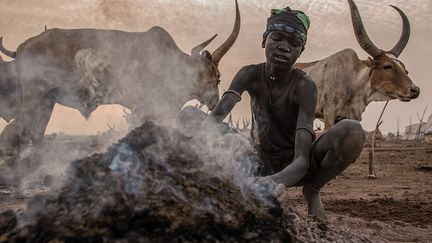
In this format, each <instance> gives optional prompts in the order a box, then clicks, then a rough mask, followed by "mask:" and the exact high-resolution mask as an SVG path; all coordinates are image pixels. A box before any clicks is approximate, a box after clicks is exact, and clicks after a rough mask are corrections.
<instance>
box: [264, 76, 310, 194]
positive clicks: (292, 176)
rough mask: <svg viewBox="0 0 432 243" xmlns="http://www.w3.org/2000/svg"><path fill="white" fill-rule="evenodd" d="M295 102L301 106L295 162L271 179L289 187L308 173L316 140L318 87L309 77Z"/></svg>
mask: <svg viewBox="0 0 432 243" xmlns="http://www.w3.org/2000/svg"><path fill="white" fill-rule="evenodd" d="M294 101H295V102H296V103H297V104H298V105H299V112H298V117H297V129H296V136H295V147H294V153H295V154H294V161H293V162H292V163H291V164H289V165H288V166H287V167H285V168H284V169H283V170H282V171H280V172H279V173H276V174H274V175H272V176H271V177H270V178H271V179H272V180H273V181H274V182H276V183H282V184H284V185H285V186H287V187H290V186H294V185H295V184H296V183H297V182H299V181H300V180H301V179H302V178H303V177H304V176H305V175H306V173H307V170H308V169H309V165H310V153H311V149H312V142H313V140H314V139H315V133H314V132H313V121H314V113H315V107H316V103H317V87H316V85H315V83H314V82H313V81H312V80H310V79H309V78H308V77H305V79H304V80H302V82H300V83H299V85H298V86H297V89H296V92H295V94H294Z"/></svg>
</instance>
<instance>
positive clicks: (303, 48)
mask: <svg viewBox="0 0 432 243" xmlns="http://www.w3.org/2000/svg"><path fill="white" fill-rule="evenodd" d="M304 50H305V46H303V47H302V49H301V51H300V53H299V55H298V57H297V58H299V57H300V56H301V54H302V53H303V51H304Z"/></svg>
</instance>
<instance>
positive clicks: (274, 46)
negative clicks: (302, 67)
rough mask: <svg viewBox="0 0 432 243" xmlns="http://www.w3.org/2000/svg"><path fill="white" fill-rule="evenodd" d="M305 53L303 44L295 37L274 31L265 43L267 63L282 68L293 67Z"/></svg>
mask: <svg viewBox="0 0 432 243" xmlns="http://www.w3.org/2000/svg"><path fill="white" fill-rule="evenodd" d="M302 51H303V43H302V41H301V40H300V39H299V38H297V37H296V36H295V35H292V34H289V33H286V32H283V31H272V32H270V34H269V35H268V36H267V40H266V42H265V55H266V59H267V63H269V64H270V65H276V66H281V67H291V66H292V65H293V64H294V63H295V62H296V60H297V58H298V57H299V56H300V54H301V52H302Z"/></svg>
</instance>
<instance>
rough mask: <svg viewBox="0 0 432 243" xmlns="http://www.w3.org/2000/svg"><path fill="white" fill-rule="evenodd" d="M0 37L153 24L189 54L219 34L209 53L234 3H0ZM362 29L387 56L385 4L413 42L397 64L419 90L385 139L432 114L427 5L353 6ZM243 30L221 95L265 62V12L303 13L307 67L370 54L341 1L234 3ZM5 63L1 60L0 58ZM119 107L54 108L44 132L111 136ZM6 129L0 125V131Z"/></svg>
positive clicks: (225, 68) (397, 1) (369, 113)
mask: <svg viewBox="0 0 432 243" xmlns="http://www.w3.org/2000/svg"><path fill="white" fill-rule="evenodd" d="M0 3H1V6H2V7H1V8H0V35H1V36H3V43H4V45H5V46H6V47H7V48H8V49H12V50H15V49H16V47H17V46H18V45H19V44H20V43H22V42H23V41H24V40H26V39H27V38H29V37H32V36H35V35H38V34H40V33H41V32H42V31H43V30H44V26H45V25H47V26H48V28H54V27H56V28H103V29H119V30H125V31H146V30H148V29H149V28H150V27H152V26H154V25H159V26H162V27H164V28H165V29H166V30H167V31H168V32H169V33H170V34H171V35H172V36H173V38H174V40H175V41H176V42H177V45H178V46H179V47H180V48H181V49H182V50H183V51H184V52H186V53H190V50H191V48H192V47H194V46H195V45H196V44H198V43H200V42H202V41H204V40H206V39H208V38H209V37H210V36H212V35H214V34H219V35H218V37H217V38H216V39H215V40H214V41H213V43H212V44H211V45H210V46H209V47H208V48H207V49H208V50H209V51H210V52H212V51H213V50H214V49H215V48H216V47H217V46H218V45H220V44H221V42H222V41H224V40H225V38H226V37H227V35H228V34H229V33H230V32H231V29H232V25H233V22H234V14H235V11H234V0H219V1H213V0H182V1H179V0H72V1H71V0H68V1H66V0H39V1H34V0H0ZM356 3H357V5H358V7H359V10H360V13H361V15H362V17H363V21H364V23H365V27H366V29H367V31H368V34H369V36H370V37H371V39H372V40H373V41H374V43H375V44H376V45H377V46H378V47H380V48H382V49H384V50H388V49H391V48H392V47H393V46H394V45H395V44H396V42H397V40H398V38H399V35H400V33H401V28H402V25H401V20H400V17H399V15H398V14H397V12H396V11H395V10H394V9H393V8H391V7H389V6H388V5H389V4H391V5H395V6H398V7H400V8H401V9H402V10H403V11H404V12H405V13H406V15H407V16H408V18H409V20H410V23H411V39H410V41H409V43H408V45H407V47H406V48H405V50H404V51H403V52H402V54H401V55H400V57H399V59H400V60H401V61H402V62H404V63H405V65H406V67H407V69H408V71H409V73H410V75H409V76H410V77H411V79H412V80H413V81H414V82H415V83H416V84H417V85H418V86H419V87H420V89H421V94H420V97H419V98H418V99H416V100H413V101H411V102H409V103H402V102H400V101H398V100H392V101H391V102H390V103H389V106H388V108H387V110H386V112H385V114H384V118H383V120H384V123H383V125H382V126H381V128H382V129H381V130H382V131H383V132H389V131H396V125H397V119H398V117H399V120H400V130H401V131H403V130H404V127H405V126H406V125H408V124H409V120H410V117H411V119H412V122H413V123H415V122H417V121H418V119H417V114H416V113H420V114H421V113H422V112H423V110H424V108H425V107H426V106H429V108H428V111H427V113H426V117H427V116H429V114H431V112H432V98H431V96H432V80H431V77H432V73H431V71H432V65H431V61H430V58H431V57H432V46H431V44H430V43H431V36H432V27H431V25H430V23H431V22H432V15H431V14H430V12H431V10H432V9H431V5H432V3H431V1H430V0H410V1H406V0H383V1H372V0H357V1H356ZM239 5H240V11H241V17H242V25H241V32H240V36H239V38H238V40H237V42H236V44H235V45H234V46H233V48H232V49H231V50H230V52H229V53H228V54H227V55H226V56H225V57H224V58H223V59H222V61H221V64H220V70H221V72H222V84H221V86H220V90H221V91H222V90H223V89H227V87H228V85H229V83H230V82H231V79H232V77H233V76H234V74H235V72H236V71H237V70H238V69H239V68H240V67H242V66H244V65H246V64H251V63H259V62H263V61H264V52H263V49H262V48H261V38H262V37H261V36H262V32H263V30H264V26H265V21H266V18H267V17H268V15H269V12H270V9H271V8H274V7H284V6H290V7H291V8H294V9H301V10H303V11H305V12H306V13H307V14H308V15H309V17H310V19H311V28H310V31H309V36H308V43H307V46H306V50H305V52H304V53H303V55H302V57H301V58H300V59H299V61H303V62H307V61H313V60H318V59H322V58H325V57H327V56H328V55H330V54H333V53H335V52H337V51H339V50H342V49H344V48H352V49H354V50H356V51H357V52H358V55H359V57H360V58H361V59H366V58H367V54H366V53H365V52H364V51H363V50H362V49H361V48H360V47H359V46H358V44H357V41H356V40H355V36H354V33H353V30H352V25H351V19H350V15H349V8H348V3H347V1H346V0H297V1H295V0H289V1H275V0H266V1H262V0H239ZM2 57H3V58H4V59H7V58H6V57H5V56H2ZM383 105H384V102H373V103H371V104H370V105H369V106H368V107H367V109H366V112H365V113H363V121H362V124H363V126H364V128H365V129H366V130H372V129H373V127H374V126H375V123H376V120H377V119H378V116H379V113H380V111H381V109H382V107H383ZM122 113H123V111H122V107H120V106H103V107H99V108H98V109H97V110H96V111H95V112H94V113H93V114H92V116H91V118H90V119H89V120H87V121H86V120H85V119H84V118H82V117H81V115H80V114H79V112H78V111H76V110H73V109H70V108H66V107H62V106H58V105H56V108H55V110H54V113H53V116H52V118H51V120H50V123H49V125H48V128H47V133H52V132H59V131H63V132H66V133H79V134H89V133H96V132H98V131H104V130H106V129H108V126H107V124H110V125H111V126H112V125H115V126H116V128H125V123H124V121H123V118H122ZM249 113H250V110H249V100H248V98H247V97H245V98H244V99H243V100H242V101H241V103H240V104H239V105H237V106H236V108H235V109H234V114H233V116H234V119H237V118H241V117H245V116H249ZM4 124H5V122H4V121H1V123H0V128H1V127H2V126H4Z"/></svg>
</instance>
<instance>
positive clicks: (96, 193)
mask: <svg viewBox="0 0 432 243" xmlns="http://www.w3.org/2000/svg"><path fill="white" fill-rule="evenodd" d="M201 142H202V141H201ZM196 144H197V142H196V141H194V139H192V138H190V137H186V136H185V135H182V134H181V133H179V132H177V131H176V130H174V129H172V128H163V127H159V126H156V125H154V124H153V123H149V122H147V123H144V124H143V125H142V126H141V127H138V128H137V129H135V130H133V131H132V132H131V133H129V134H128V135H127V136H126V137H125V138H123V139H121V140H119V142H118V143H117V144H114V145H113V146H111V147H110V148H109V149H108V152H106V153H104V154H94V155H92V156H90V157H87V158H84V159H81V160H77V161H74V162H73V163H72V165H71V166H70V168H69V169H68V175H69V176H68V177H67V178H66V179H65V184H64V186H63V187H62V188H61V190H60V191H59V192H58V193H57V194H55V195H54V194H46V195H39V196H36V197H35V198H34V199H33V200H32V201H31V202H29V203H28V207H27V209H26V210H25V212H24V213H23V214H22V215H20V216H19V218H18V223H17V221H16V220H13V218H12V219H11V215H10V212H7V213H3V216H6V218H7V221H4V220H3V222H9V224H11V225H9V226H3V227H2V228H1V229H3V232H1V233H3V235H2V236H1V238H0V240H1V241H3V242H47V241H54V240H59V241H66V242H113V241H117V240H126V241H132V242H143V241H152V242H154V241H164V242H165V241H173V240H185V241H200V242H201V241H216V240H219V241H250V240H252V241H263V240H266V241H268V240H272V239H273V240H280V241H291V240H293V241H316V240H329V241H348V240H353V239H354V238H353V236H352V235H350V234H349V233H347V232H345V231H341V230H337V229H330V228H329V227H328V226H326V225H324V224H322V223H317V222H312V223H311V222H310V221H306V220H304V219H301V218H299V217H298V216H297V215H295V214H294V213H292V212H291V211H290V210H288V209H286V210H285V211H283V210H282V209H281V208H279V207H278V206H277V205H274V204H272V203H271V202H269V201H266V200H263V199H261V198H259V196H258V194H257V193H253V190H241V187H240V186H238V185H236V183H235V180H234V179H230V178H228V177H227V178H223V177H221V176H219V175H217V174H218V173H216V171H214V173H209V172H208V170H207V169H203V168H204V167H205V164H206V163H207V161H203V160H202V158H203V156H202V155H200V152H199V151H197V150H196V149H197V147H195V146H196ZM198 147H199V146H198ZM210 157H211V156H210ZM210 157H209V158H210ZM0 221H2V217H1V216H0ZM4 231H6V232H4Z"/></svg>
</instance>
